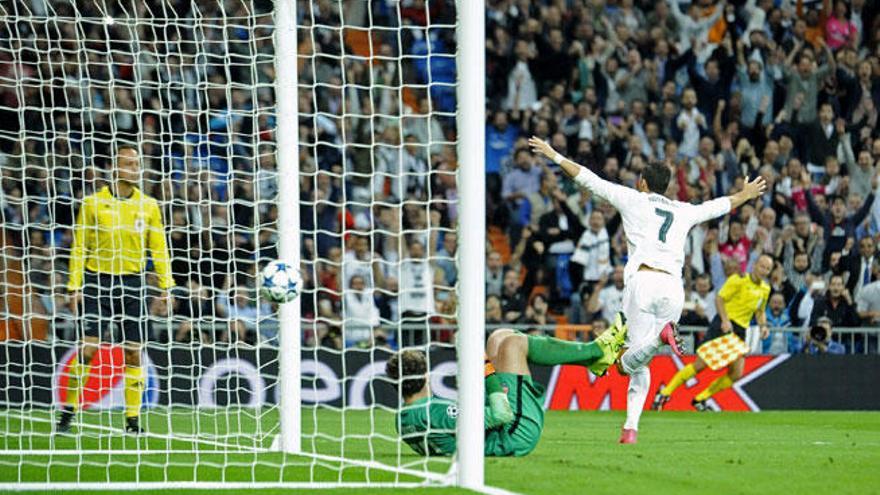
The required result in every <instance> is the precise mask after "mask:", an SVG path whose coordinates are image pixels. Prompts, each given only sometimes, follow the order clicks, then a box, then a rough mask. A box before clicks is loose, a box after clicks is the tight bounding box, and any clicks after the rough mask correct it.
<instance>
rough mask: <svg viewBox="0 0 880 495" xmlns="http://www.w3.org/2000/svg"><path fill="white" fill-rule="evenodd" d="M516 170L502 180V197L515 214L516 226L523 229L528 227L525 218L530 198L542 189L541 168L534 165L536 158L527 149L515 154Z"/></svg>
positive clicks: (517, 151) (521, 149)
mask: <svg viewBox="0 0 880 495" xmlns="http://www.w3.org/2000/svg"><path fill="white" fill-rule="evenodd" d="M514 165H515V168H514V169H512V170H511V171H510V172H509V173H507V174H505V175H504V178H503V179H502V188H501V197H502V198H503V199H504V201H506V202H507V203H508V207H509V208H510V209H511V212H512V213H513V219H514V225H517V226H520V227H522V226H523V225H526V223H527V219H526V218H524V216H525V213H526V212H527V208H526V207H525V205H526V204H528V199H527V198H528V197H529V195H530V194H532V193H536V192H538V191H539V190H540V189H541V175H542V173H543V170H542V169H541V167H538V166H536V165H534V157H533V156H532V154H531V153H530V152H529V150H527V149H525V148H520V149H518V150H516V153H514Z"/></svg>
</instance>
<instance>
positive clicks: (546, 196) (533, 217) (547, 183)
mask: <svg viewBox="0 0 880 495" xmlns="http://www.w3.org/2000/svg"><path fill="white" fill-rule="evenodd" d="M556 187H557V179H556V174H553V173H545V174H543V175H542V176H541V187H540V189H538V190H537V191H536V192H533V193H531V194H529V195H528V198H527V199H528V205H527V207H528V210H529V215H528V217H529V219H528V224H529V225H530V226H531V227H532V228H533V229H537V228H538V222H539V221H540V220H541V217H543V216H544V214H546V213H549V212H551V211H553V201H554V198H553V195H554V193H555V191H556ZM566 199H567V198H566Z"/></svg>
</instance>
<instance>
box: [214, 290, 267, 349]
mask: <svg viewBox="0 0 880 495" xmlns="http://www.w3.org/2000/svg"><path fill="white" fill-rule="evenodd" d="M249 293H250V289H248V288H247V287H243V286H237V287H233V288H232V289H231V290H230V291H229V295H228V296H227V297H226V298H225V300H221V302H220V304H219V306H218V308H217V315H218V316H219V317H220V318H223V319H226V320H227V321H228V322H229V323H228V325H229V326H228V329H227V330H224V331H222V332H221V334H220V337H219V338H218V339H217V340H218V341H220V342H224V343H230V344H245V343H246V344H251V345H253V344H255V343H256V342H257V338H258V334H257V330H262V329H263V328H264V327H265V326H266V325H264V323H266V322H267V320H268V318H269V317H270V316H271V315H272V313H273V312H272V307H271V306H270V305H269V303H267V302H265V301H264V302H262V303H260V304H259V305H258V304H257V300H256V298H254V297H252V296H251V295H250V294H249ZM260 337H268V338H267V340H270V339H271V337H274V335H262V334H260Z"/></svg>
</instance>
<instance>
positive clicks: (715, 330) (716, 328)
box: [703, 315, 746, 342]
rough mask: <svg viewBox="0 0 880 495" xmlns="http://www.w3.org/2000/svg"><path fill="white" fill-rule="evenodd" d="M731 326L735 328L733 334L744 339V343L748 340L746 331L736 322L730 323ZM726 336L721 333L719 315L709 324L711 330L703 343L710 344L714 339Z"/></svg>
mask: <svg viewBox="0 0 880 495" xmlns="http://www.w3.org/2000/svg"><path fill="white" fill-rule="evenodd" d="M730 326H732V327H733V333H735V334H736V335H737V336H738V337H739V338H741V339H743V342H745V340H746V329H745V328H743V327H741V326H739V325H737V324H736V322H735V321H733V320H731V321H730ZM723 335H724V332H722V331H721V318H720V317H719V316H718V315H715V318H712V322H711V323H709V330H707V331H706V337H705V338H704V339H703V342H708V341H710V340H712V339H717V338H718V337H721V336H723Z"/></svg>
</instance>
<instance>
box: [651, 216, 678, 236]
mask: <svg viewBox="0 0 880 495" xmlns="http://www.w3.org/2000/svg"><path fill="white" fill-rule="evenodd" d="M654 213H656V214H657V215H659V216H660V217H662V218H663V225H661V226H660V232H659V233H658V234H657V239H659V240H660V242H666V233H667V232H669V227H672V220H674V219H675V215H674V214H673V213H672V212H671V211H669V210H664V209H662V208H654Z"/></svg>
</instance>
